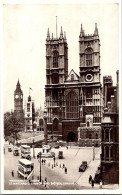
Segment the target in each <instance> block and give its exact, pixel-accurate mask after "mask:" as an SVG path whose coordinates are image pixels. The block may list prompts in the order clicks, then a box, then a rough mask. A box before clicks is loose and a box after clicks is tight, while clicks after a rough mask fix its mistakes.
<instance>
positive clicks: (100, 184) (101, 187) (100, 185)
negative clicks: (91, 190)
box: [100, 180, 103, 189]
mask: <svg viewBox="0 0 122 195" xmlns="http://www.w3.org/2000/svg"><path fill="white" fill-rule="evenodd" d="M102 185H103V183H102V180H101V181H100V188H101V189H102Z"/></svg>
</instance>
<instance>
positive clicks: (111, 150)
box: [110, 146, 113, 160]
mask: <svg viewBox="0 0 122 195" xmlns="http://www.w3.org/2000/svg"><path fill="white" fill-rule="evenodd" d="M110 158H111V160H112V159H113V146H111V147H110Z"/></svg>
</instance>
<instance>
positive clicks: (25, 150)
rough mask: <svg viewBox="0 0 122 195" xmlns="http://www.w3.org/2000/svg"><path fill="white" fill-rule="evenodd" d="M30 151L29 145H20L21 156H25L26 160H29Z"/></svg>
mask: <svg viewBox="0 0 122 195" xmlns="http://www.w3.org/2000/svg"><path fill="white" fill-rule="evenodd" d="M30 154H31V151H30V146H27V145H21V157H22V158H26V159H28V160H31V155H30Z"/></svg>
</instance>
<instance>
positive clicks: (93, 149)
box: [93, 146, 95, 160]
mask: <svg viewBox="0 0 122 195" xmlns="http://www.w3.org/2000/svg"><path fill="white" fill-rule="evenodd" d="M94 159H95V147H94V146H93V160H94Z"/></svg>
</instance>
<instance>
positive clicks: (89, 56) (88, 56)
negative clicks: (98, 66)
mask: <svg viewBox="0 0 122 195" xmlns="http://www.w3.org/2000/svg"><path fill="white" fill-rule="evenodd" d="M85 56H86V66H92V65H93V50H92V49H91V48H87V49H86V50H85Z"/></svg>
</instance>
